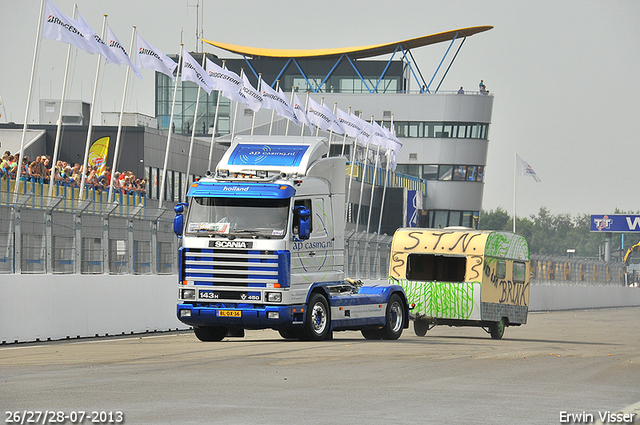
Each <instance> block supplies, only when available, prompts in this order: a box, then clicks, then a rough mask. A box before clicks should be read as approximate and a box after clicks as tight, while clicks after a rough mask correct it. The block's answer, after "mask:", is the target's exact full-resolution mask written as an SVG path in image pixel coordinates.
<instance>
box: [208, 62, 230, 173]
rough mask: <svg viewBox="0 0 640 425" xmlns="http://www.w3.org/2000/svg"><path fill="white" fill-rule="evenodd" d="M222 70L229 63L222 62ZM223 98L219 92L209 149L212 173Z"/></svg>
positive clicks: (209, 169)
mask: <svg viewBox="0 0 640 425" xmlns="http://www.w3.org/2000/svg"><path fill="white" fill-rule="evenodd" d="M222 68H223V69H226V68H227V61H225V60H223V61H222ZM221 96H222V91H220V90H218V98H217V99H216V113H215V115H214V116H213V132H212V133H211V146H210V147H209V167H207V170H208V171H211V161H212V160H213V145H214V144H215V142H216V129H217V127H218V110H219V109H220V97H221Z"/></svg>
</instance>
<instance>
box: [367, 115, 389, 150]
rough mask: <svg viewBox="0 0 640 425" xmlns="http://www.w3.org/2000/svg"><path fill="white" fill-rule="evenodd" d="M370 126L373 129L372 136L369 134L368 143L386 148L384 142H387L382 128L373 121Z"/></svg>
mask: <svg viewBox="0 0 640 425" xmlns="http://www.w3.org/2000/svg"><path fill="white" fill-rule="evenodd" d="M371 126H372V128H373V134H371V141H370V142H371V143H373V144H374V145H381V146H382V147H387V145H386V142H385V141H386V140H387V136H386V135H385V133H384V130H383V129H382V127H380V124H378V123H377V122H375V121H374V122H373V124H371Z"/></svg>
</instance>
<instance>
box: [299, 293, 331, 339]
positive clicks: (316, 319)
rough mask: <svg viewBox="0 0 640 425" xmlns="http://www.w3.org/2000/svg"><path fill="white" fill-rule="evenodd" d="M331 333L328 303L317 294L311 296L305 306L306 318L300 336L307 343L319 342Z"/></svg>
mask: <svg viewBox="0 0 640 425" xmlns="http://www.w3.org/2000/svg"><path fill="white" fill-rule="evenodd" d="M330 332H331V310H329V302H328V301H327V299H326V298H325V297H324V296H323V295H321V294H318V293H315V294H311V298H309V304H307V318H306V320H305V322H304V331H303V333H302V336H303V338H304V339H306V340H307V341H321V340H323V339H326V338H327V336H328V335H329V334H330Z"/></svg>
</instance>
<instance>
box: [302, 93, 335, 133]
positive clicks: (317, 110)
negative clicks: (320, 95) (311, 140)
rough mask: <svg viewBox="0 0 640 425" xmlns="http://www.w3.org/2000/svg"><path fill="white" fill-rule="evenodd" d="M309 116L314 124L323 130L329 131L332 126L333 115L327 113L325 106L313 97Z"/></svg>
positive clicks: (310, 99)
mask: <svg viewBox="0 0 640 425" xmlns="http://www.w3.org/2000/svg"><path fill="white" fill-rule="evenodd" d="M307 117H308V118H309V121H310V122H311V123H312V124H315V125H316V126H317V127H318V128H320V130H322V131H327V130H329V127H331V117H330V116H329V115H328V114H327V111H326V109H325V107H323V106H322V105H320V104H319V103H318V102H316V101H315V100H313V99H312V98H309V108H308V110H307Z"/></svg>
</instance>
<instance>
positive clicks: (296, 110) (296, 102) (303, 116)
mask: <svg viewBox="0 0 640 425" xmlns="http://www.w3.org/2000/svg"><path fill="white" fill-rule="evenodd" d="M293 114H294V115H295V116H296V120H297V122H296V121H293V123H294V124H295V125H297V126H298V127H300V126H301V125H302V124H305V125H306V126H307V127H309V129H311V130H313V127H312V126H311V121H309V117H307V113H306V112H305V110H304V105H303V104H302V102H300V99H298V95H297V94H295V93H294V94H293Z"/></svg>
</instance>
